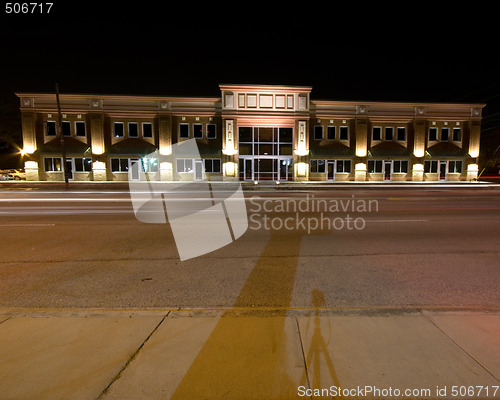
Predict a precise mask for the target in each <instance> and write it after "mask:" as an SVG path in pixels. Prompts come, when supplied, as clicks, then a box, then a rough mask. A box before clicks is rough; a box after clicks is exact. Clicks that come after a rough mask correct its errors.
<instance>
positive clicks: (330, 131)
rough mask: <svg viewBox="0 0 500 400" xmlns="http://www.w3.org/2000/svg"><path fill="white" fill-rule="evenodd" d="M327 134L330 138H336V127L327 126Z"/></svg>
mask: <svg viewBox="0 0 500 400" xmlns="http://www.w3.org/2000/svg"><path fill="white" fill-rule="evenodd" d="M326 135H327V136H326V137H327V138H328V139H329V140H335V127H334V126H329V127H328V128H326Z"/></svg>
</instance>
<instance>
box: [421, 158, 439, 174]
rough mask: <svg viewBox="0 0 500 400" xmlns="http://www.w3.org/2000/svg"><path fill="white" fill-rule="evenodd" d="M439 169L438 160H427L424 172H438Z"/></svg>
mask: <svg viewBox="0 0 500 400" xmlns="http://www.w3.org/2000/svg"><path fill="white" fill-rule="evenodd" d="M437 171H438V162H437V161H436V160H433V161H425V163H424V172H430V173H433V174H434V173H437Z"/></svg>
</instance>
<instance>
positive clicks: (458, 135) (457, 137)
mask: <svg viewBox="0 0 500 400" xmlns="http://www.w3.org/2000/svg"><path fill="white" fill-rule="evenodd" d="M461 140H462V129H461V128H453V141H454V142H460V141H461Z"/></svg>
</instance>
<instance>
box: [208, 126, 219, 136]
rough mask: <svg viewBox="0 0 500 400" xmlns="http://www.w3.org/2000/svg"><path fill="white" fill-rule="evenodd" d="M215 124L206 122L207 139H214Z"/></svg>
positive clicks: (215, 134) (215, 133)
mask: <svg viewBox="0 0 500 400" xmlns="http://www.w3.org/2000/svg"><path fill="white" fill-rule="evenodd" d="M216 128H217V125H215V124H207V139H215V138H216V137H217V130H216Z"/></svg>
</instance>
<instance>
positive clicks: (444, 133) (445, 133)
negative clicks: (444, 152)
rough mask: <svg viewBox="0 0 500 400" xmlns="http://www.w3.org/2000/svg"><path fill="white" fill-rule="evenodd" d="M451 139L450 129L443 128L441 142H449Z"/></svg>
mask: <svg viewBox="0 0 500 400" xmlns="http://www.w3.org/2000/svg"><path fill="white" fill-rule="evenodd" d="M449 138H450V128H441V141H442V142H447V141H448V140H449Z"/></svg>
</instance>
